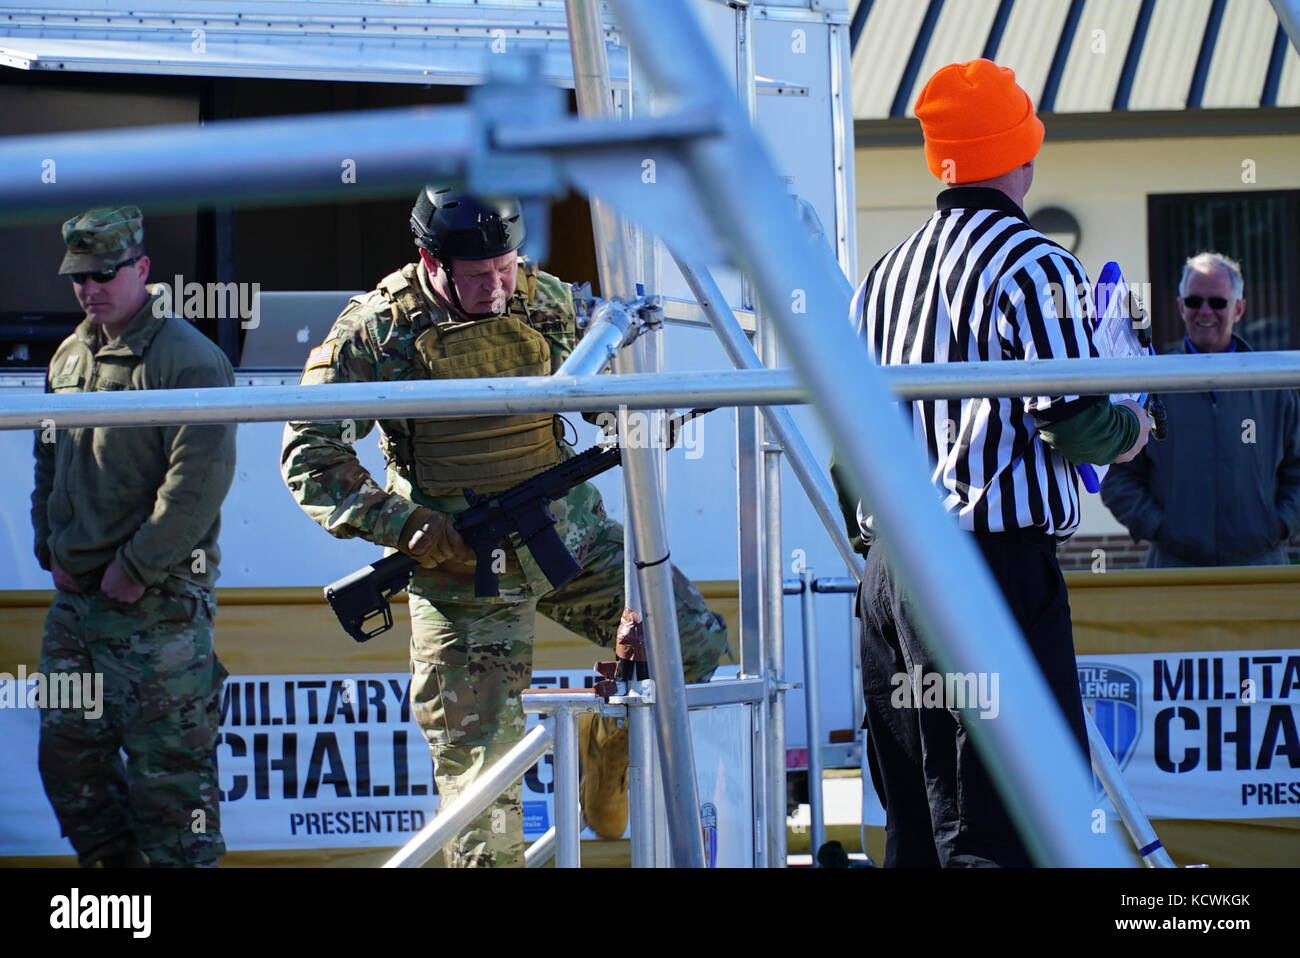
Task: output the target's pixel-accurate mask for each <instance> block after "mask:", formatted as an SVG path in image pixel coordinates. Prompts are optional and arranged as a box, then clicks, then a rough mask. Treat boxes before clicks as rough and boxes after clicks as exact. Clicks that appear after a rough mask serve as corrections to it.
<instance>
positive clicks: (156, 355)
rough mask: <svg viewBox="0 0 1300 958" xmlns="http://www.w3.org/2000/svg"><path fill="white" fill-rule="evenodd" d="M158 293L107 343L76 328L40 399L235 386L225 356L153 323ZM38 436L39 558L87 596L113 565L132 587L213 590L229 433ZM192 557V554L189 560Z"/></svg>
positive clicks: (169, 321) (86, 323)
mask: <svg viewBox="0 0 1300 958" xmlns="http://www.w3.org/2000/svg"><path fill="white" fill-rule="evenodd" d="M157 298H158V297H157V294H156V293H155V294H154V295H152V296H150V298H149V299H148V300H147V301H146V302H145V304H144V306H143V307H142V308H141V309H140V312H138V313H136V315H135V316H134V317H132V319H131V321H130V322H129V323H128V324H127V326H126V328H125V329H124V330H123V332H122V335H121V336H120V337H119V338H118V339H116V340H114V341H113V342H111V343H106V342H105V341H104V337H103V333H102V332H101V330H100V329H99V327H97V326H96V325H95V324H93V323H91V322H90V320H88V319H87V320H83V321H82V323H81V324H80V325H79V326H78V327H77V328H76V330H74V331H73V333H72V335H71V336H69V337H68V338H67V339H65V340H64V341H63V342H62V344H60V346H59V348H58V350H57V351H56V352H55V354H54V358H53V359H52V360H51V361H50V368H49V372H48V373H47V375H46V379H45V391H46V392H53V393H80V392H107V391H110V390H119V389H195V388H205V387H213V386H233V385H234V383H235V379H234V373H233V372H232V371H231V368H230V363H229V361H228V360H227V359H226V357H225V355H224V354H223V353H222V352H221V350H220V349H218V348H217V347H216V345H215V344H214V343H213V342H212V341H211V340H209V339H208V338H207V337H206V336H204V335H203V334H202V333H200V332H199V331H198V330H196V329H195V328H194V327H193V326H191V325H190V324H189V323H187V322H185V321H184V320H181V319H173V318H170V317H167V316H161V317H160V316H155V315H154V313H153V307H154V303H155V302H156V301H157ZM51 418H52V423H51V427H50V428H49V429H48V430H47V429H40V430H37V433H36V449H35V452H36V485H35V490H34V491H33V493H32V526H33V527H34V529H35V531H36V558H37V561H39V562H40V564H41V566H42V567H43V568H45V569H48V568H50V559H51V557H53V558H54V559H55V560H56V561H57V562H58V563H59V566H60V567H61V568H62V569H63V570H64V571H66V572H68V573H70V574H71V575H73V576H74V577H76V578H77V579H78V582H79V584H80V585H81V587H82V588H96V587H98V585H99V581H100V576H101V575H102V573H103V570H104V567H105V566H107V565H108V564H109V562H111V561H112V560H113V559H114V558H116V559H117V561H118V564H119V565H121V567H122V570H123V571H124V572H125V573H126V574H127V576H128V577H130V578H131V579H132V580H133V581H134V582H136V584H138V585H145V586H148V585H154V584H156V583H161V584H164V585H166V584H168V582H170V584H171V587H172V588H178V587H179V584H178V583H177V581H176V580H182V581H184V582H192V583H195V584H197V585H201V586H205V587H210V586H212V584H213V583H214V582H215V581H216V578H217V563H218V561H219V560H220V557H221V553H220V550H219V549H218V546H217V535H218V533H219V531H220V528H221V503H222V502H223V501H224V500H225V498H226V493H227V492H229V491H230V483H231V481H232V480H233V479H234V475H235V426H234V425H233V424H224V425H223V424H214V425H189V426H139V427H117V428H112V429H56V428H55V427H57V425H58V414H57V412H56V413H55V414H54V415H53V416H52V417H51ZM196 550H197V551H196Z"/></svg>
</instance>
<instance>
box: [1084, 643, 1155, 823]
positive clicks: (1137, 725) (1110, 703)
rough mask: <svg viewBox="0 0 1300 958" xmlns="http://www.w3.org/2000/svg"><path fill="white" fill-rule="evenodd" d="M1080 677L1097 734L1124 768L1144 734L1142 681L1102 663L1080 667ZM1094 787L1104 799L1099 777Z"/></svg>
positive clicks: (1117, 667) (1094, 778)
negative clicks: (1098, 733) (1095, 724)
mask: <svg viewBox="0 0 1300 958" xmlns="http://www.w3.org/2000/svg"><path fill="white" fill-rule="evenodd" d="M1078 676H1079V696H1080V697H1081V698H1082V699H1083V707H1084V708H1086V709H1087V710H1088V711H1089V712H1091V713H1092V718H1093V721H1094V722H1096V723H1097V731H1099V732H1101V737H1102V739H1103V740H1104V741H1105V742H1106V745H1107V747H1108V748H1109V749H1110V753H1111V754H1112V755H1114V756H1115V761H1116V763H1117V764H1118V765H1119V767H1120V768H1121V769H1123V768H1125V767H1126V766H1127V765H1128V763H1129V761H1130V760H1132V758H1133V753H1134V752H1136V751H1137V744H1138V739H1139V738H1140V737H1141V734H1142V732H1141V730H1142V705H1141V702H1142V680H1141V679H1140V678H1138V675H1137V673H1136V672H1130V671H1129V670H1128V669H1122V668H1120V667H1119V666H1117V665H1106V664H1102V663H1097V664H1089V665H1079V666H1078ZM1093 784H1094V785H1095V786H1096V788H1097V796H1098V797H1099V798H1100V797H1101V795H1102V794H1104V791H1105V790H1104V789H1103V788H1102V785H1101V782H1100V781H1099V780H1098V779H1097V778H1096V776H1093Z"/></svg>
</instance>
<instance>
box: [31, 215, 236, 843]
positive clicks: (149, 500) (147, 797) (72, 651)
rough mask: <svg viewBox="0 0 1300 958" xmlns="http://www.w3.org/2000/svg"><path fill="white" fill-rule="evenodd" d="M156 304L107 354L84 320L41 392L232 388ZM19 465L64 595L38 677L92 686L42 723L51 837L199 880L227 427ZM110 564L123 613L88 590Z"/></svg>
mask: <svg viewBox="0 0 1300 958" xmlns="http://www.w3.org/2000/svg"><path fill="white" fill-rule="evenodd" d="M130 209H134V208H130ZM103 212H105V211H91V213H88V214H85V215H84V216H83V217H82V218H81V219H80V220H77V221H76V222H77V226H78V227H79V228H85V227H87V225H88V223H89V227H90V228H89V229H88V230H86V232H88V233H89V234H90V236H91V242H90V244H89V245H87V244H86V243H85V242H83V243H82V245H83V247H85V249H83V252H86V253H87V255H91V254H95V253H96V252H97V251H98V253H100V254H101V255H102V254H103V253H104V249H103V248H99V249H98V250H97V248H96V246H95V245H94V243H99V244H100V246H101V247H103V246H104V244H107V248H108V249H110V250H111V249H112V248H113V242H114V233H115V230H114V228H112V227H111V224H110V228H108V229H98V230H96V229H95V228H94V227H95V226H96V225H102V224H97V223H96V222H95V221H94V218H93V216H92V214H93V213H103ZM74 220H75V218H74ZM73 222H74V221H69V224H72V223H73ZM121 226H122V224H120V223H119V224H118V227H119V228H121ZM127 226H128V227H129V229H128V236H127V237H126V240H127V241H129V243H128V245H132V246H138V245H139V244H140V243H141V242H142V240H143V237H142V232H141V227H140V219H139V210H138V209H136V210H134V215H133V216H130V217H128V218H127ZM68 232H69V231H68V227H65V230H64V234H65V239H68V238H69V237H68ZM73 239H76V237H74V238H73ZM81 239H83V240H85V239H86V237H84V236H83V237H81ZM116 240H117V241H118V243H119V246H120V245H121V244H122V243H123V242H124V240H123V237H122V236H120V235H119V236H117V237H116ZM69 249H70V250H73V249H74V242H73V240H69ZM121 258H123V257H121V256H119V257H118V258H117V260H113V262H116V261H120V259H121ZM74 268H76V269H87V268H88V267H86V266H83V265H78V266H75V267H74ZM89 268H95V267H89ZM68 271H69V270H66V269H65V270H64V272H68ZM157 298H158V297H157V294H156V293H155V294H154V295H152V296H150V298H149V299H148V300H147V301H146V303H145V305H144V307H143V308H142V309H141V310H140V311H139V312H138V313H136V314H135V316H134V317H132V319H131V320H130V322H129V323H128V324H127V326H126V327H125V328H124V329H123V331H122V333H121V335H120V337H119V338H118V339H117V340H114V341H112V342H106V341H105V337H104V334H103V331H102V329H101V328H100V327H99V326H97V325H96V324H94V323H92V322H91V321H90V320H89V319H86V320H84V321H83V322H82V323H81V324H80V325H79V326H78V327H77V328H76V330H75V331H74V333H73V334H72V335H71V336H69V337H68V338H67V339H66V340H64V341H63V343H62V344H61V345H60V346H59V348H58V351H57V352H56V353H55V354H54V358H53V360H52V361H51V363H50V368H49V372H48V374H47V377H46V382H45V388H46V391H47V392H54V393H80V392H108V391H116V390H121V389H171V388H176V389H179V388H186V389H193V388H203V387H216V386H231V385H233V384H234V375H233V373H232V371H231V368H230V363H229V362H228V361H227V360H226V357H225V356H224V355H223V354H222V353H221V351H220V350H219V349H217V347H216V346H215V345H214V344H213V343H212V342H211V341H210V340H208V339H207V338H206V337H205V336H203V335H202V334H201V333H199V332H198V331H197V330H195V329H194V328H193V327H192V326H191V325H190V324H189V323H187V322H185V321H184V320H180V319H172V318H169V317H167V316H165V315H164V316H155V315H154V303H155V302H156V300H157ZM53 420H54V422H53V424H52V426H57V412H55V413H54V414H53ZM49 440H53V441H49ZM35 452H36V485H35V491H34V492H33V494H32V524H33V526H34V528H35V531H36V557H37V560H38V561H39V562H40V564H41V566H42V567H43V568H45V569H49V568H50V567H51V558H53V559H54V560H55V561H56V562H58V564H59V566H60V567H61V568H62V569H63V570H64V571H65V572H67V573H68V574H69V575H71V576H72V577H73V578H74V579H76V583H77V587H78V591H75V592H68V591H62V590H60V591H58V592H56V594H55V598H54V603H53V605H52V606H51V608H50V612H49V615H48V616H47V618H46V622H45V633H44V637H43V639H42V644H41V664H40V669H41V671H42V672H43V673H44V674H45V675H47V676H49V675H50V674H51V673H78V674H93V673H101V674H102V675H103V677H104V685H103V688H104V702H103V714H102V715H101V716H100V717H99V718H97V719H92V718H89V717H87V716H86V714H85V711H84V710H82V709H78V710H73V709H69V708H62V709H59V708H46V709H43V710H42V713H41V737H40V755H39V761H40V771H41V778H42V781H43V782H44V785H45V791H46V794H47V795H48V796H49V799H50V803H51V804H52V805H53V807H54V811H55V814H56V816H57V817H58V820H59V825H60V827H61V828H62V831H63V834H64V835H66V836H67V837H68V838H69V840H70V841H71V842H72V846H73V848H74V849H75V850H76V852H77V856H78V859H79V860H80V861H81V863H82V864H83V865H89V864H93V863H95V862H96V861H98V860H100V859H123V858H130V857H132V856H135V855H136V853H137V852H143V853H144V854H145V855H146V856H147V857H148V860H149V863H150V864H153V865H187V864H190V865H196V864H215V863H216V860H217V858H218V857H219V856H220V855H222V854H224V852H225V843H224V841H223V840H222V837H221V827H220V813H219V809H218V804H217V767H216V747H215V746H216V737H217V725H218V704H219V699H220V694H221V687H222V682H223V681H224V679H225V676H226V671H225V669H224V668H223V667H222V665H221V663H220V662H219V661H218V660H217V657H216V655H215V653H214V651H213V645H212V620H213V614H214V612H215V608H216V601H215V598H214V596H213V592H212V585H213V583H214V582H215V580H216V578H217V565H218V562H219V561H220V551H219V549H218V546H217V534H218V531H219V528H220V510H221V503H222V501H223V500H224V499H225V496H226V493H227V491H228V490H229V489H230V483H231V480H232V479H233V477H234V466H235V427H234V426H233V425H204V426H197V425H192V426H146V427H117V428H113V429H107V428H98V429H81V428H74V429H58V430H57V431H54V429H53V428H51V429H50V430H44V429H42V430H39V431H38V432H37V436H36V449H35ZM114 559H116V560H117V562H118V564H119V566H120V567H121V568H122V570H123V572H124V573H125V574H126V575H127V577H128V578H129V579H131V580H133V581H134V582H135V584H136V585H138V586H145V587H146V589H145V592H144V595H143V596H142V597H141V598H140V599H139V600H138V601H136V602H135V603H133V604H126V603H123V602H118V601H116V600H114V599H112V598H110V597H109V596H107V595H106V594H104V593H103V592H102V591H100V589H99V584H100V580H101V577H102V575H103V572H104V569H105V567H107V566H108V564H109V563H110V562H112V561H113V560H114ZM120 749H125V751H126V756H127V760H126V766H125V768H123V763H122V759H121V757H120V755H119V750H120Z"/></svg>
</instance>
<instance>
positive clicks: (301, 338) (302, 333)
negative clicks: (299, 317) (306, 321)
mask: <svg viewBox="0 0 1300 958" xmlns="http://www.w3.org/2000/svg"><path fill="white" fill-rule="evenodd" d="M310 341H311V327H310V326H304V327H303V328H302V329H300V330H298V342H300V343H306V342H310Z"/></svg>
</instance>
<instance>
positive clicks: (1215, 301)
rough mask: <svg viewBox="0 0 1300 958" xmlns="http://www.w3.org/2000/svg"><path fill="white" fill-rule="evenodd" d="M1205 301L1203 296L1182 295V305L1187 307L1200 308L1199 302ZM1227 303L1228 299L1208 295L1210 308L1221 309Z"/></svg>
mask: <svg viewBox="0 0 1300 958" xmlns="http://www.w3.org/2000/svg"><path fill="white" fill-rule="evenodd" d="M1203 302H1205V297H1204V296H1184V297H1183V305H1184V306H1186V307H1187V308H1188V309H1200V308H1201V303H1203ZM1227 305H1228V301H1227V300H1226V299H1224V298H1223V297H1222V296H1211V297H1210V309H1223V307H1225V306H1227Z"/></svg>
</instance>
